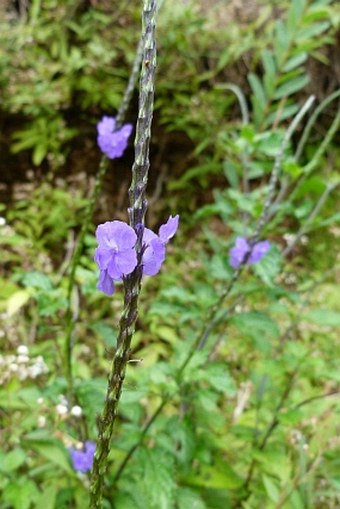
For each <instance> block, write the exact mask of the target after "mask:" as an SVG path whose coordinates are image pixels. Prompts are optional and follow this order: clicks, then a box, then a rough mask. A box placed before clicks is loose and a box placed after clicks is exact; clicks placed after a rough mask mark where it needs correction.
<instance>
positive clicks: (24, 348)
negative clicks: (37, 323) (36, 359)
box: [17, 345, 29, 355]
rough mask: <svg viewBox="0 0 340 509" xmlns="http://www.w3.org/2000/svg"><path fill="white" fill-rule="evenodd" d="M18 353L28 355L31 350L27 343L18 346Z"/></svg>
mask: <svg viewBox="0 0 340 509" xmlns="http://www.w3.org/2000/svg"><path fill="white" fill-rule="evenodd" d="M17 354H18V355H28V354H29V350H28V348H27V346H26V345H19V346H18V348H17Z"/></svg>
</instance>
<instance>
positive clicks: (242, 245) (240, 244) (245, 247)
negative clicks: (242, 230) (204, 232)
mask: <svg viewBox="0 0 340 509" xmlns="http://www.w3.org/2000/svg"><path fill="white" fill-rule="evenodd" d="M249 251H250V246H249V244H248V242H247V240H246V239H245V238H244V237H237V239H236V241H235V244H234V247H233V248H232V249H230V251H229V255H230V258H229V263H230V265H231V266H232V267H233V268H234V269H237V268H239V267H240V266H241V265H242V263H243V261H244V259H245V257H246V256H247V254H248V252H249Z"/></svg>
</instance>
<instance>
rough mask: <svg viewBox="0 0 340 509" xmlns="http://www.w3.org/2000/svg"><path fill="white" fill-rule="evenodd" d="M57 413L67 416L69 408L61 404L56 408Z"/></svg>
mask: <svg viewBox="0 0 340 509" xmlns="http://www.w3.org/2000/svg"><path fill="white" fill-rule="evenodd" d="M55 409H56V411H57V414H59V415H66V414H67V412H68V410H67V406H65V405H62V404H59V405H57V406H56V407H55Z"/></svg>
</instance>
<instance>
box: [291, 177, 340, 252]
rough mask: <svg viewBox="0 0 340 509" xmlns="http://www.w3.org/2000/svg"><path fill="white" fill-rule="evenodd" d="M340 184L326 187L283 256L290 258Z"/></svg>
mask: <svg viewBox="0 0 340 509" xmlns="http://www.w3.org/2000/svg"><path fill="white" fill-rule="evenodd" d="M338 185H339V184H338V183H331V184H328V185H327V186H326V189H325V190H324V192H323V193H322V195H321V196H320V198H319V201H318V202H317V204H316V205H315V207H314V209H313V210H312V212H311V213H310V215H309V216H308V217H307V219H306V221H305V222H304V224H303V225H302V226H301V228H300V230H299V231H298V232H297V234H296V235H295V237H294V240H293V242H292V243H291V244H289V245H288V246H287V247H286V248H285V250H284V251H283V253H282V255H283V256H288V255H289V254H290V253H291V252H292V251H293V249H294V248H295V246H296V244H297V243H298V242H299V241H300V239H301V237H302V236H303V235H304V234H305V233H306V231H307V230H308V225H309V224H310V223H311V222H312V221H313V220H314V219H315V218H316V216H317V215H318V214H319V212H320V210H321V209H322V207H323V206H324V204H325V202H326V201H327V198H328V196H329V195H330V194H331V192H332V191H333V190H334V189H335V188H336V187H337V186H338Z"/></svg>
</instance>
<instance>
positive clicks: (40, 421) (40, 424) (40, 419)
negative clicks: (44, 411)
mask: <svg viewBox="0 0 340 509" xmlns="http://www.w3.org/2000/svg"><path fill="white" fill-rule="evenodd" d="M45 425H46V417H45V416H44V415H39V417H38V428H43V427H44V426H45Z"/></svg>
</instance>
